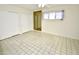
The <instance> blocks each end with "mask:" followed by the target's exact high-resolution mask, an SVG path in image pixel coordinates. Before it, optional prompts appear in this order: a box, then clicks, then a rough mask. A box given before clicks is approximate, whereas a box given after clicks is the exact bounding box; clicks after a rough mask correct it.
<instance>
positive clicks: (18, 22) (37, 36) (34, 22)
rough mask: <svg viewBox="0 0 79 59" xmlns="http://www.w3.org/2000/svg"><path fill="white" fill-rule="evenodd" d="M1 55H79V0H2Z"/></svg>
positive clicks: (0, 21) (0, 15) (0, 8)
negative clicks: (45, 0) (31, 0)
mask: <svg viewBox="0 0 79 59" xmlns="http://www.w3.org/2000/svg"><path fill="white" fill-rule="evenodd" d="M0 55H79V4H0Z"/></svg>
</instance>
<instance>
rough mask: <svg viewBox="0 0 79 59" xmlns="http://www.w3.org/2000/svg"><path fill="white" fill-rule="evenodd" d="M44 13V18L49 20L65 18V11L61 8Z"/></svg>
mask: <svg viewBox="0 0 79 59" xmlns="http://www.w3.org/2000/svg"><path fill="white" fill-rule="evenodd" d="M43 15H44V17H43V18H44V19H49V20H52V19H63V17H64V11H63V10H61V11H53V12H46V13H44V14H43Z"/></svg>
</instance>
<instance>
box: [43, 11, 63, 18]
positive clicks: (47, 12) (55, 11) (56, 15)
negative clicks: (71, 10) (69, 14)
mask: <svg viewBox="0 0 79 59" xmlns="http://www.w3.org/2000/svg"><path fill="white" fill-rule="evenodd" d="M57 12H62V16H61V19H56V16H57V15H56V13H57ZM45 13H47V14H48V19H45V18H44V14H45ZM50 13H55V19H50V18H49V17H50ZM43 19H45V20H63V19H64V10H59V11H48V12H44V13H43Z"/></svg>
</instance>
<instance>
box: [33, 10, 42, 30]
mask: <svg viewBox="0 0 79 59" xmlns="http://www.w3.org/2000/svg"><path fill="white" fill-rule="evenodd" d="M33 15H34V30H38V31H41V30H42V29H41V18H42V11H35V12H34V13H33Z"/></svg>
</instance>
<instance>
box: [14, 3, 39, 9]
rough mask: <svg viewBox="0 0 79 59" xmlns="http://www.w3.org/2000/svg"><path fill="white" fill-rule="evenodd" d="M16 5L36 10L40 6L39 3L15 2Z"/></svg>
mask: <svg viewBox="0 0 79 59" xmlns="http://www.w3.org/2000/svg"><path fill="white" fill-rule="evenodd" d="M14 6H17V7H21V8H25V9H29V10H36V9H37V8H38V4H14Z"/></svg>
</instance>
